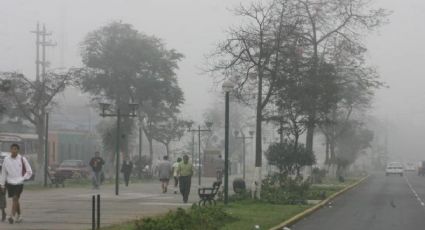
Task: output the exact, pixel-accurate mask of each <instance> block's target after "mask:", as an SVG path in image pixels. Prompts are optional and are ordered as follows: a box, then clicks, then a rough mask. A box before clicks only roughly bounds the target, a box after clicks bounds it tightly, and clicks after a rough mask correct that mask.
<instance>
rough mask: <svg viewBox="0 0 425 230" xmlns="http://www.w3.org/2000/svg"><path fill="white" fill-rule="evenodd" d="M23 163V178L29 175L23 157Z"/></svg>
mask: <svg viewBox="0 0 425 230" xmlns="http://www.w3.org/2000/svg"><path fill="white" fill-rule="evenodd" d="M21 163H22V176H25V174H26V173H27V167H26V166H25V162H24V157H21Z"/></svg>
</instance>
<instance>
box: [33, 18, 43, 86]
mask: <svg viewBox="0 0 425 230" xmlns="http://www.w3.org/2000/svg"><path fill="white" fill-rule="evenodd" d="M31 33H35V79H36V81H37V82H39V81H40V35H41V31H40V23H38V22H37V28H36V30H35V31H31Z"/></svg>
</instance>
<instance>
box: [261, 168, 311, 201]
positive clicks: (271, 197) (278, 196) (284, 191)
mask: <svg viewBox="0 0 425 230" xmlns="http://www.w3.org/2000/svg"><path fill="white" fill-rule="evenodd" d="M276 177H279V174H274V175H271V176H267V177H266V178H265V179H264V180H263V184H262V189H261V200H262V201H265V202H268V203H272V204H305V203H306V195H307V191H308V190H309V188H310V183H309V182H308V181H303V179H302V178H301V177H297V178H295V179H292V178H290V177H287V178H285V180H284V181H283V183H282V181H281V178H276Z"/></svg>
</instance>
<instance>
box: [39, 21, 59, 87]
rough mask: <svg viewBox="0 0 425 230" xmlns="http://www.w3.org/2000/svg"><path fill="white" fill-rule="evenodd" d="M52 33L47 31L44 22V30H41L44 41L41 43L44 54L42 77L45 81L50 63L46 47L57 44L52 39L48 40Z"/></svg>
mask: <svg viewBox="0 0 425 230" xmlns="http://www.w3.org/2000/svg"><path fill="white" fill-rule="evenodd" d="M50 35H52V33H50V32H49V33H48V32H47V31H46V25H44V24H43V31H41V37H42V41H41V43H40V45H41V48H42V49H41V53H42V54H41V55H42V61H41V78H42V80H43V81H44V80H45V78H46V67H47V66H48V65H49V64H50V63H49V62H48V61H46V47H49V46H56V43H53V42H51V41H47V40H46V38H47V36H50Z"/></svg>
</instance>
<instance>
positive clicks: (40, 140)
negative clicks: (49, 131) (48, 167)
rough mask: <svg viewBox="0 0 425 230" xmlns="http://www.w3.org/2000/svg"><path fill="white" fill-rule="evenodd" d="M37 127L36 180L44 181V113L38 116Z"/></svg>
mask: <svg viewBox="0 0 425 230" xmlns="http://www.w3.org/2000/svg"><path fill="white" fill-rule="evenodd" d="M35 129H36V132H37V144H38V146H37V165H34V166H33V168H35V170H34V171H35V181H36V182H38V183H42V182H43V179H44V167H43V166H44V151H45V149H44V134H45V130H44V129H45V127H44V113H42V115H41V116H40V117H39V118H37V124H35Z"/></svg>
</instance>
